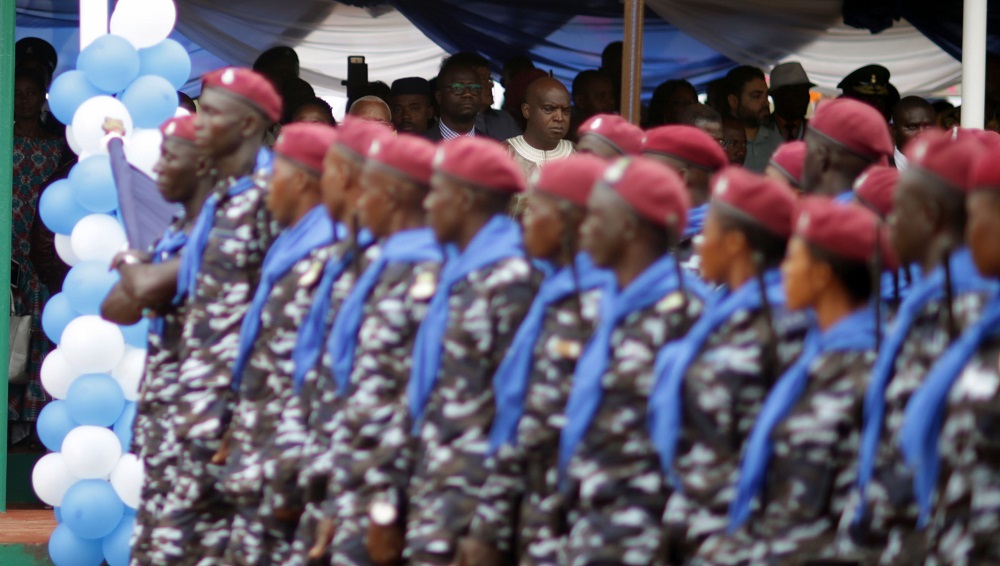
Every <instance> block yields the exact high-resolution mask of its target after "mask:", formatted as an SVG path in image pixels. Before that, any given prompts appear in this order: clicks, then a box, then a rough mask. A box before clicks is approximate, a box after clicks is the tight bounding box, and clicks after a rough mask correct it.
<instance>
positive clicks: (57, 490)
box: [31, 452, 80, 507]
mask: <svg viewBox="0 0 1000 566" xmlns="http://www.w3.org/2000/svg"><path fill="white" fill-rule="evenodd" d="M79 479H80V478H78V477H76V476H74V475H73V473H72V472H70V470H69V466H67V465H66V459H65V458H64V457H63V455H62V453H60V452H53V453H51V454H46V455H44V456H42V457H41V458H39V460H38V461H37V462H35V467H34V469H32V470H31V485H32V486H33V487H34V488H35V494H36V495H38V498H39V499H41V500H42V501H43V502H45V503H47V504H48V505H51V506H53V507H59V506H60V505H62V499H63V495H66V490H68V489H69V488H70V486H71V485H73V484H74V483H76V482H77V481H78V480H79Z"/></svg>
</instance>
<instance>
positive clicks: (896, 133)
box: [892, 96, 937, 171]
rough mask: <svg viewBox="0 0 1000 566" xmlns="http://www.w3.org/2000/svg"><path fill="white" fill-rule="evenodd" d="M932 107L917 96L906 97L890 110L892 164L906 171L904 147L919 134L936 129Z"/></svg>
mask: <svg viewBox="0 0 1000 566" xmlns="http://www.w3.org/2000/svg"><path fill="white" fill-rule="evenodd" d="M936 119H937V114H936V113H935V112H934V107H933V106H931V105H930V103H928V102H927V101H926V100H924V99H923V98H920V97H919V96H907V97H906V98H904V99H902V100H900V101H899V104H897V105H896V107H895V108H893V109H892V139H893V141H894V142H895V144H896V148H895V150H893V156H892V164H893V165H895V166H896V168H897V169H899V170H900V171H903V170H905V169H906V165H907V161H906V155H905V152H906V147H907V145H909V143H910V141H911V140H912V139H913V138H915V137H916V136H917V135H918V134H920V133H921V132H924V131H926V130H929V129H931V128H935V127H937V120H936Z"/></svg>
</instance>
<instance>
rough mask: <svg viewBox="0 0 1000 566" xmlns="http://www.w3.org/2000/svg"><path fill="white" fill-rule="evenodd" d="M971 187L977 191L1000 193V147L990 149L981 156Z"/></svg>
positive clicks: (973, 172)
mask: <svg viewBox="0 0 1000 566" xmlns="http://www.w3.org/2000/svg"><path fill="white" fill-rule="evenodd" d="M969 185H970V188H971V189H973V190H977V191H983V190H986V191H994V192H1000V147H994V148H990V149H988V150H986V151H984V152H983V153H982V154H980V156H979V160H978V161H977V162H976V165H975V167H974V168H973V170H972V182H971V183H969Z"/></svg>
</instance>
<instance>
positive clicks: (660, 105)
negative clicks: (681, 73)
mask: <svg viewBox="0 0 1000 566" xmlns="http://www.w3.org/2000/svg"><path fill="white" fill-rule="evenodd" d="M697 102H698V91H696V90H695V89H694V85H692V84H691V83H689V82H687V81H685V80H669V81H666V82H664V83H662V84H660V86H658V87H656V90H654V91H653V99H652V100H651V101H650V102H649V118H648V120H647V123H646V127H648V128H655V127H656V126H663V125H665V124H682V123H683V122H681V121H680V116H681V113H682V112H684V110H685V109H687V107H688V106H690V105H692V104H696V103H697ZM688 125H693V124H688Z"/></svg>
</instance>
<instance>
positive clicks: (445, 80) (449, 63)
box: [424, 57, 509, 141]
mask: <svg viewBox="0 0 1000 566" xmlns="http://www.w3.org/2000/svg"><path fill="white" fill-rule="evenodd" d="M482 96H483V83H482V82H480V79H479V75H478V74H476V70H475V69H473V68H472V66H470V65H469V64H467V63H464V62H462V61H461V60H452V58H450V57H449V58H447V59H445V60H444V62H443V63H442V64H441V72H440V73H439V74H438V76H437V79H436V80H435V92H434V98H435V99H436V100H437V103H438V109H439V111H440V120H438V123H437V124H435V125H434V126H431V127H430V129H428V130H427V133H426V134H424V135H425V136H426V137H427V138H429V139H431V140H433V141H438V140H450V139H453V138H457V137H461V136H470V137H471V136H477V135H486V134H485V133H483V132H481V131H479V130H478V129H477V128H476V115H477V114H479V109H480V107H481V105H482ZM508 100H509V93H508ZM505 104H506V102H505Z"/></svg>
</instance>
